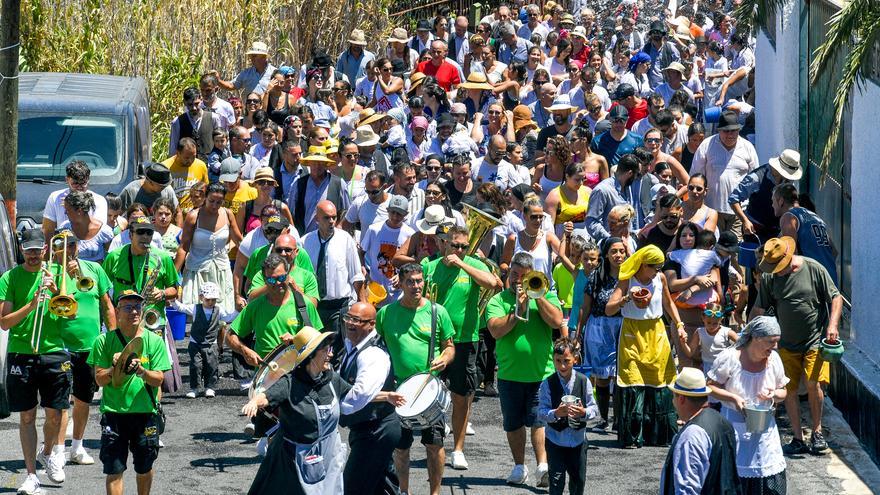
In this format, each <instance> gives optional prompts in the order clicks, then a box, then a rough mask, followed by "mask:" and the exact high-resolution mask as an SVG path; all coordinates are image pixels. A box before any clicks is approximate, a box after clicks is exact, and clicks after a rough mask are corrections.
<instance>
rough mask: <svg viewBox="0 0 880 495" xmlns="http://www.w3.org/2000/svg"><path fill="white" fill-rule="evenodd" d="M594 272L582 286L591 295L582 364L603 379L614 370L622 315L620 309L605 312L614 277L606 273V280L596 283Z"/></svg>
mask: <svg viewBox="0 0 880 495" xmlns="http://www.w3.org/2000/svg"><path fill="white" fill-rule="evenodd" d="M597 276H598V271H594V272H593V273H592V274H591V275H590V278H589V280H588V281H587V285H586V289H585V292H586V293H587V294H589V295H590V297H591V298H592V299H593V304H592V305H591V306H590V314H589V316H588V317H587V318H588V319H587V326H586V329H585V330H584V341H583V346H582V348H583V350H584V364H585V365H587V366H589V367H590V369H591V370H592V373H591V374H592V376H595V377H596V378H603V379H604V378H610V377H612V376H615V375H616V374H617V339H618V337H619V336H620V327H621V325H622V324H623V317H622V316H620V314H619V313H618V314H617V315H615V316H606V315H605V306H606V305H607V304H608V300H609V299H610V298H611V294H612V293H613V292H614V288H615V287H617V279H616V278H614V277H608V281H607V283H605V284H604V285H602V286H600V287H597V285H599V284H597V282H596V277H597Z"/></svg>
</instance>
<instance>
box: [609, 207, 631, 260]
mask: <svg viewBox="0 0 880 495" xmlns="http://www.w3.org/2000/svg"><path fill="white" fill-rule="evenodd" d="M635 216H636V210H635V208H633V207H632V205H631V204H623V205H617V206H615V207H614V208H611V211H610V212H608V232H609V233H610V234H611V237H619V238H620V240H621V241H623V246H624V247H625V248H626V255H627V256H630V255H632V254H633V253H635V252H636V249H638V247H639V243H638V241H637V240H636V236H635V235H633V233H632V231H631V230H630V227H631V226H632V221H633V218H635Z"/></svg>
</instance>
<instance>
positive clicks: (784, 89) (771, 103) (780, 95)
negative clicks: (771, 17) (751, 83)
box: [755, 0, 800, 163]
mask: <svg viewBox="0 0 880 495" xmlns="http://www.w3.org/2000/svg"><path fill="white" fill-rule="evenodd" d="M799 13H800V1H799V0H789V1H788V2H786V4H785V5H784V6H783V8H782V10H781V11H780V12H779V15H777V17H776V19H777V21H776V24H777V25H776V47H775V48H774V47H773V45H772V44H771V43H770V40H769V39H768V38H767V36H766V34H764V31H763V30H762V31H760V33H759V34H758V40H757V45H756V47H755V57H756V59H757V70H756V72H755V87H756V88H758V90H757V93H756V94H755V108H756V109H757V110H756V111H757V114H756V117H757V119H756V123H755V125H756V129H755V130H756V136H755V139H756V149H757V151H758V158H759V159H760V160H761V162H762V163H765V162H766V161H767V160H768V159H769V158H771V157H774V156H777V155H779V152H780V151H781V150H782V149H784V148H791V149H795V150H796V149H798V127H799V124H798V118H799V117H798V115H799V110H798V105H799V102H798V87H799V71H798V64H799V57H800V35H799V25H798V22H799Z"/></svg>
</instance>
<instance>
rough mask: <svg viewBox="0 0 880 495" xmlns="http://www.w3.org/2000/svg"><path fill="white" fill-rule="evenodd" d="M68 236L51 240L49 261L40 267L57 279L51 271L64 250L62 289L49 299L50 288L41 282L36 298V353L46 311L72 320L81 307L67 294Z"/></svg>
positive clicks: (33, 339)
mask: <svg viewBox="0 0 880 495" xmlns="http://www.w3.org/2000/svg"><path fill="white" fill-rule="evenodd" d="M67 236H68V234H67V232H60V233H58V234H55V235H53V236H52V238H51V239H49V261H48V262H45V261H44V262H43V263H42V265H41V267H40V271H42V272H43V273H45V274H46V275H48V276H50V277H52V278H54V277H55V275H53V274H52V272H51V269H52V265H53V264H54V263H55V261H56V260H55V250H56V248H59V246H60V248H59V249H60V250H62V255H61V260H62V261H61V269H60V272H61V288H60V290H59V292H58V294H57V295H55V296H53V297H52V298H49V294H48V292H47V291H48V286H47V285H46V284H44V283H42V282H41V283H40V291H39V293H38V294H37V296H36V297H38V298H39V299H38V301H37V307H36V310H35V311H36V316H35V317H34V326H33V327H32V328H31V348H32V349H33V350H34V352H35V353H39V351H40V340H42V337H43V321H44V320H45V318H46V310H47V309H48V312H50V313H52V314H53V315H55V316H60V317H64V318H70V317H71V316H75V315H76V311H77V309H78V307H79V304H78V303H77V302H76V299H74V298H73V297H71V296H69V295H68V294H67V273H66V269H67Z"/></svg>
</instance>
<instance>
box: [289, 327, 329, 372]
mask: <svg viewBox="0 0 880 495" xmlns="http://www.w3.org/2000/svg"><path fill="white" fill-rule="evenodd" d="M334 335H335V334H334V333H333V332H319V331H318V330H316V329H314V328H312V327H302V328H301V329H300V330H299V331H298V332H296V335H294V336H293V344H292V345H293V348H294V349H296V353H297V354H296V365H297V366H299V365H300V364H302V363H303V361H305V360H306V359H307V358H308V357H309V356H311V355H312V353H314V352H315V351H316V350H317V349H318V347H320V346H321V344H322V343H324V341H325V340H327V339H329V338H332V337H333V336H334Z"/></svg>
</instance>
